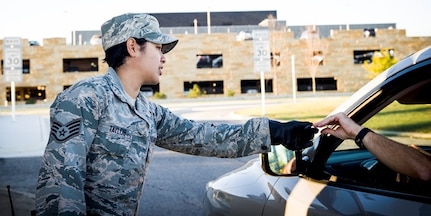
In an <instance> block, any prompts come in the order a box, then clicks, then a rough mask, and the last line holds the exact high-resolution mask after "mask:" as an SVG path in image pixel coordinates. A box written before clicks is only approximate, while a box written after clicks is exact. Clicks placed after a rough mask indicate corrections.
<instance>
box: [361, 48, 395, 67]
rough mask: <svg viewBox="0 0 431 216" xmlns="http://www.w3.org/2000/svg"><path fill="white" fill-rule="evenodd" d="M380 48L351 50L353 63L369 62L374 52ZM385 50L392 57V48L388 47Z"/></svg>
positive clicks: (378, 51)
mask: <svg viewBox="0 0 431 216" xmlns="http://www.w3.org/2000/svg"><path fill="white" fill-rule="evenodd" d="M381 52H382V50H379V49H374V50H354V51H353V62H354V64H364V62H367V63H371V62H372V58H373V56H374V55H375V54H378V53H380V54H381ZM387 52H388V53H389V56H391V57H394V50H393V49H388V50H387Z"/></svg>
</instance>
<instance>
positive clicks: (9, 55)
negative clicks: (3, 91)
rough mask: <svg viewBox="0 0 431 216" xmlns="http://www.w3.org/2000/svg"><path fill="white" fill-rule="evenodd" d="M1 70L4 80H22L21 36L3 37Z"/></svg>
mask: <svg viewBox="0 0 431 216" xmlns="http://www.w3.org/2000/svg"><path fill="white" fill-rule="evenodd" d="M3 71H4V76H3V80H4V82H21V81H22V47H21V38H19V37H8V38H4V39H3Z"/></svg>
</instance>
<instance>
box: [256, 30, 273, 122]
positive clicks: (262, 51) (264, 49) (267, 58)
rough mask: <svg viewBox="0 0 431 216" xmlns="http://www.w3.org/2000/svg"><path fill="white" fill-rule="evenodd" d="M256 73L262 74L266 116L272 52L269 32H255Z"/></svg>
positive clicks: (261, 91)
mask: <svg viewBox="0 0 431 216" xmlns="http://www.w3.org/2000/svg"><path fill="white" fill-rule="evenodd" d="M252 35H253V48H254V72H258V73H260V94H261V96H262V97H261V98H262V116H264V115H266V107H265V92H266V91H265V72H269V71H270V70H271V52H270V50H269V31H268V30H253V32H252Z"/></svg>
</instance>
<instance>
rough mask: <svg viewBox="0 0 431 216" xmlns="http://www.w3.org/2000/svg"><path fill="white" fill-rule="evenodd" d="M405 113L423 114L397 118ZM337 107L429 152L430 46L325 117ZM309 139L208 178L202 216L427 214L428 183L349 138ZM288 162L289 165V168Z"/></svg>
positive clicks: (429, 204) (429, 209)
mask: <svg viewBox="0 0 431 216" xmlns="http://www.w3.org/2000/svg"><path fill="white" fill-rule="evenodd" d="M323 102H324V101H323ZM412 111H415V112H419V113H420V114H423V118H419V119H416V120H415V121H411V120H409V121H405V119H406V118H408V117H409V113H410V112H412ZM338 112H345V113H346V114H347V115H348V116H349V117H351V118H352V119H353V120H355V121H356V122H358V123H360V124H364V125H366V126H368V127H370V126H369V125H372V126H374V128H371V129H373V130H375V131H376V132H378V133H381V134H383V135H386V136H388V137H390V138H392V139H395V140H397V141H399V142H401V143H404V144H416V145H418V146H420V147H422V148H423V149H424V150H426V151H428V152H431V130H430V128H431V46H429V47H427V48H425V49H422V50H420V51H418V52H416V53H414V54H412V55H410V56H408V57H406V58H405V59H403V60H401V61H400V62H398V63H397V64H395V65H394V66H392V67H391V68H389V69H388V70H386V71H385V72H383V73H381V74H380V75H379V76H377V77H376V78H374V79H373V80H371V81H370V82H369V83H367V84H366V85H365V86H363V87H362V88H361V89H360V90H358V91H357V92H356V93H354V94H353V95H352V96H351V97H350V98H349V99H348V100H346V101H345V102H344V103H343V104H341V105H340V106H339V107H338V108H336V109H335V110H334V111H333V112H332V113H329V115H331V114H335V113H338ZM385 118H386V119H387V118H392V119H391V120H392V121H387V120H385V121H383V119H385ZM381 122H390V125H389V126H388V125H380V123H381ZM406 122H408V123H409V124H407V123H406ZM313 143H314V144H313V146H311V147H309V148H307V149H304V150H302V151H297V152H293V151H290V150H288V149H286V148H284V147H283V146H281V145H277V146H272V149H271V152H270V153H265V154H261V155H260V157H258V158H255V159H252V160H251V161H249V162H248V163H247V164H246V165H244V166H243V167H240V168H239V169H237V170H234V171H232V172H229V173H227V174H225V175H223V176H221V177H219V178H217V179H215V180H213V181H210V182H209V183H208V184H207V186H206V191H205V196H204V201H203V203H204V208H203V209H204V210H203V213H204V215H271V216H274V215H430V214H431V189H430V188H431V187H430V186H431V184H430V183H427V182H421V181H419V180H413V179H410V178H408V177H406V176H403V175H401V174H399V173H397V172H395V171H393V170H391V169H389V168H388V167H386V166H385V165H384V164H382V163H381V162H380V161H379V160H377V159H376V158H375V157H374V156H373V155H372V154H371V153H370V152H368V151H367V150H366V149H361V148H360V147H359V146H357V145H356V144H355V143H354V142H353V141H352V140H345V141H343V140H341V139H338V138H336V137H334V136H330V135H323V134H319V133H318V134H316V136H315V138H314V140H313ZM294 158H296V160H293V159H294ZM393 159H394V160H398V158H393ZM292 162H293V163H296V168H297V169H296V171H295V172H294V173H289V171H290V170H289V169H287V168H288V167H289V165H290V163H292Z"/></svg>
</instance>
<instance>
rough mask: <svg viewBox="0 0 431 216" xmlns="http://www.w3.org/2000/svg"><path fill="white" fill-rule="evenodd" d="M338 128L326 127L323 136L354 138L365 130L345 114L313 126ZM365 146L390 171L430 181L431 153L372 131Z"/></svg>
mask: <svg viewBox="0 0 431 216" xmlns="http://www.w3.org/2000/svg"><path fill="white" fill-rule="evenodd" d="M328 125H335V126H336V127H333V128H324V129H323V130H322V133H324V134H330V135H333V136H336V137H338V138H340V139H355V137H356V136H357V135H358V133H359V131H361V130H362V129H363V127H362V126H360V125H358V124H357V123H356V122H354V121H353V120H352V119H350V118H349V117H348V116H347V115H346V114H344V113H338V114H335V115H333V116H329V117H327V118H325V119H323V120H321V121H319V122H316V123H314V126H315V127H324V126H328ZM362 143H363V145H364V146H365V147H366V148H367V149H368V150H369V151H370V152H371V153H372V154H374V155H375V156H376V158H377V159H378V160H380V161H381V162H382V163H384V164H385V165H386V166H388V167H389V168H391V169H393V170H395V171H396V172H399V173H401V174H404V175H407V176H410V177H412V178H416V179H420V180H424V181H431V154H429V153H427V152H425V151H423V150H422V149H420V148H417V147H416V146H414V145H411V146H407V145H404V144H401V143H399V142H396V141H394V140H391V139H389V138H387V137H385V136H382V135H380V134H377V133H374V132H369V133H367V134H366V135H365V136H364V137H363V139H362Z"/></svg>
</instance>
